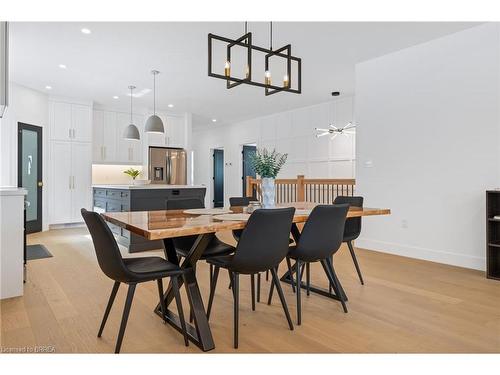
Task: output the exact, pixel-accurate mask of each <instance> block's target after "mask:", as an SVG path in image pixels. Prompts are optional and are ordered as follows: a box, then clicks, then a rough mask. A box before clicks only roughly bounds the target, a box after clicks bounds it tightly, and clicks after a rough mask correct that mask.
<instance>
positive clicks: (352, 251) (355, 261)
mask: <svg viewBox="0 0 500 375" xmlns="http://www.w3.org/2000/svg"><path fill="white" fill-rule="evenodd" d="M347 247H349V251H350V253H351V257H352V261H353V262H354V267H356V272H357V273H358V277H359V281H360V282H361V285H365V282H364V281H363V276H362V275H361V269H360V268H359V264H358V259H357V258H356V254H355V253H354V248H353V246H352V241H347Z"/></svg>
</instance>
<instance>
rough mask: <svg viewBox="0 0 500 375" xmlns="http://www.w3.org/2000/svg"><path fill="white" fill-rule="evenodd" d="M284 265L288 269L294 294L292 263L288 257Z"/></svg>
mask: <svg viewBox="0 0 500 375" xmlns="http://www.w3.org/2000/svg"><path fill="white" fill-rule="evenodd" d="M286 265H287V267H288V273H289V274H290V279H291V280H292V291H293V292H294V293H295V284H294V283H293V272H292V262H291V261H290V258H289V257H286Z"/></svg>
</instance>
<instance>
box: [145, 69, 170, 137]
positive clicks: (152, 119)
mask: <svg viewBox="0 0 500 375" xmlns="http://www.w3.org/2000/svg"><path fill="white" fill-rule="evenodd" d="M151 74H152V75H153V114H152V115H151V116H149V118H148V120H147V121H146V126H145V128H144V131H145V132H147V133H161V134H162V133H165V128H164V126H163V121H161V118H159V117H158V116H156V76H157V75H158V74H160V72H159V71H158V70H152V71H151Z"/></svg>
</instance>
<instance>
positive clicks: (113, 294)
mask: <svg viewBox="0 0 500 375" xmlns="http://www.w3.org/2000/svg"><path fill="white" fill-rule="evenodd" d="M119 287H120V282H119V281H115V283H114V284H113V289H112V290H111V295H110V296H109V300H108V305H107V306H106V310H105V311H104V316H103V317H102V322H101V327H100V328H99V333H98V334H97V337H101V335H102V331H103V330H104V326H105V325H106V321H107V320H108V315H109V312H110V311H111V306H113V302H114V300H115V297H116V293H117V292H118V288H119Z"/></svg>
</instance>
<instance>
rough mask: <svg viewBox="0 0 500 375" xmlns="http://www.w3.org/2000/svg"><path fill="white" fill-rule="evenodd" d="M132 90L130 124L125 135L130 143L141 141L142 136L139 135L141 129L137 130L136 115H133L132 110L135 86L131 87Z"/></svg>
mask: <svg viewBox="0 0 500 375" xmlns="http://www.w3.org/2000/svg"><path fill="white" fill-rule="evenodd" d="M128 88H129V90H130V124H129V125H128V126H127V127H126V128H125V132H124V133H123V138H125V139H127V140H129V141H140V140H141V135H140V133H139V129H137V126H135V125H134V122H133V120H134V117H133V116H134V115H133V110H132V109H133V108H132V98H133V90H134V89H135V86H129V87H128Z"/></svg>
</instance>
